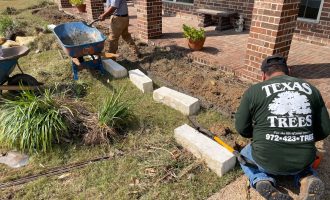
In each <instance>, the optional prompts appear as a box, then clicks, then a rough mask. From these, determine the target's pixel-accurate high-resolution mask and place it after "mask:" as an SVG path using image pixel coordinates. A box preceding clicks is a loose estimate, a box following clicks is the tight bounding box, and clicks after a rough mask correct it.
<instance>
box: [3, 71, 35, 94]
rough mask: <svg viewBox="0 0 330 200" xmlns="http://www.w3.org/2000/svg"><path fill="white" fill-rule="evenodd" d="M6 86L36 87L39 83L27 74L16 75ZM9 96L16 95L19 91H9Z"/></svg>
mask: <svg viewBox="0 0 330 200" xmlns="http://www.w3.org/2000/svg"><path fill="white" fill-rule="evenodd" d="M8 85H21V86H38V85H39V82H38V81H37V80H36V79H35V78H33V77H32V76H30V75H28V74H16V75H14V76H13V77H10V78H9V80H8ZM9 92H10V93H11V94H18V93H19V92H20V90H10V91H9Z"/></svg>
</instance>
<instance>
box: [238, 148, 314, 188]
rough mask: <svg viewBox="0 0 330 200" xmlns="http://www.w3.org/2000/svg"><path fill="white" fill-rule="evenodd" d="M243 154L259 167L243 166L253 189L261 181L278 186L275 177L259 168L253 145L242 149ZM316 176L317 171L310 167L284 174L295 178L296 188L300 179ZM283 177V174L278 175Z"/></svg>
mask: <svg viewBox="0 0 330 200" xmlns="http://www.w3.org/2000/svg"><path fill="white" fill-rule="evenodd" d="M241 154H242V155H243V156H245V157H246V158H247V159H249V160H250V161H252V162H253V163H255V164H256V166H257V167H252V166H246V165H242V164H240V165H241V168H242V170H243V171H244V173H245V175H246V176H247V177H248V178H249V181H250V185H251V187H253V188H255V186H256V183H257V182H259V181H270V182H271V183H273V185H274V186H275V185H276V181H275V179H274V176H275V175H272V174H269V173H267V172H266V170H264V169H263V168H262V167H261V166H259V165H258V164H257V163H256V162H255V161H254V160H253V158H252V147H251V144H248V145H246V146H245V147H244V149H242V151H241ZM310 174H312V175H314V176H317V173H316V171H315V170H314V169H313V168H312V167H308V168H307V169H304V170H302V171H299V172H297V173H291V174H283V175H291V176H294V183H295V186H296V187H298V186H299V184H300V183H299V182H300V179H301V178H303V177H305V176H307V175H310ZM277 175H281V174H277Z"/></svg>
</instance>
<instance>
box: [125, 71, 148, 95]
mask: <svg viewBox="0 0 330 200" xmlns="http://www.w3.org/2000/svg"><path fill="white" fill-rule="evenodd" d="M128 74H129V79H130V80H131V82H132V83H133V84H134V85H135V86H136V87H137V88H139V89H140V90H141V91H142V92H143V93H146V92H152V91H153V90H154V89H153V83H152V80H151V79H150V78H149V77H148V76H147V75H145V74H144V73H143V72H141V71H140V70H139V69H135V70H131V71H129V72H128Z"/></svg>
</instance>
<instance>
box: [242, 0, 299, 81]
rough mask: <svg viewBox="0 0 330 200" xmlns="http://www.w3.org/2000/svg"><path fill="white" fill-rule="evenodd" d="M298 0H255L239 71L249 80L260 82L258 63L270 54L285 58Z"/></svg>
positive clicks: (294, 25)
mask: <svg viewBox="0 0 330 200" xmlns="http://www.w3.org/2000/svg"><path fill="white" fill-rule="evenodd" d="M299 2H300V0H277V1H274V0H256V1H255V4H254V9H253V21H252V23H251V29H250V35H249V39H248V45H247V50H246V57H245V69H244V72H243V73H242V74H241V76H243V77H244V78H247V79H249V80H252V81H260V80H261V74H260V64H261V62H262V61H263V60H264V59H265V58H266V57H267V56H270V55H274V54H281V55H283V56H284V57H286V58H287V57H288V55H289V51H290V45H291V41H292V37H293V32H294V29H295V27H296V19H297V15H298V10H299Z"/></svg>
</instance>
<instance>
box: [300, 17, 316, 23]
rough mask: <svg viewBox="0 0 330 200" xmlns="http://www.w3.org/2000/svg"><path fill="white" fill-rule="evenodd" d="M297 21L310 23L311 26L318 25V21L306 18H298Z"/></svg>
mask: <svg viewBox="0 0 330 200" xmlns="http://www.w3.org/2000/svg"><path fill="white" fill-rule="evenodd" d="M297 20H298V21H301V22H307V23H311V24H318V23H319V22H320V20H317V19H308V18H302V17H298V19H297Z"/></svg>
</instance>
